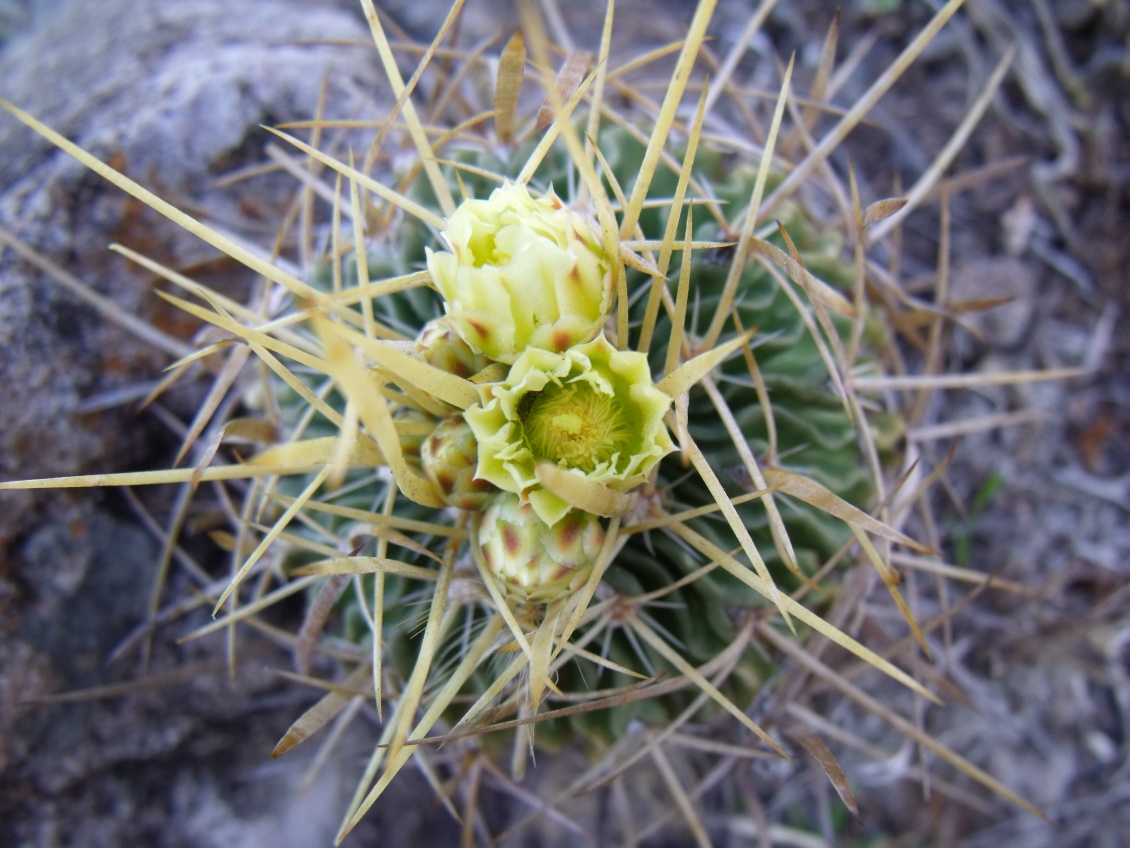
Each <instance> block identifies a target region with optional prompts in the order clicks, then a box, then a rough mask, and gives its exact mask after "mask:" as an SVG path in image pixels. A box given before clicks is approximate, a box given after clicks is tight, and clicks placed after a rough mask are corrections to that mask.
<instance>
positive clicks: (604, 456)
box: [520, 383, 631, 473]
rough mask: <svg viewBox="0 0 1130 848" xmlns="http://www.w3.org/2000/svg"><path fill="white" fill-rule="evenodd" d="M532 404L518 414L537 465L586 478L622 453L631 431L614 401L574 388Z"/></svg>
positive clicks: (544, 394)
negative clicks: (567, 470) (540, 462)
mask: <svg viewBox="0 0 1130 848" xmlns="http://www.w3.org/2000/svg"><path fill="white" fill-rule="evenodd" d="M528 398H531V396H530V395H527V396H526V397H525V398H523V399H522V403H521V404H520V409H521V411H522V412H524V413H525V416H524V420H525V425H526V437H527V439H528V440H529V444H530V450H531V451H533V453H534V455H535V456H536V457H537V458H538V459H546V460H549V461H550V462H555V463H557V464H558V465H560V466H561V467H562V468H576V469H578V470H580V471H584V472H585V473H588V472H591V471H593V470H594V469H595V468H596V467H597V466H598V465H600V464H601V463H602V462H608V461H609V460H611V459H612V456H613V454H615V453H616V452H618V451H619V452H621V453H623V452H624V447H625V443H626V441H627V440H628V437H629V435H630V433H631V427H630V425H629V423H628V421H626V420H625V418H624V416H623V415H622V414H620V412H619V410H618V409H617V405H616V399H615V398H614V397H613V396H612V395H606V394H603V393H601V392H598V391H596V390H595V389H593V387H592V386H591V385H589V384H588V383H573V384H570V385H567V386H550V387H548V388H546V389H545V390H544V391H541V392H537V393H536V394H533V396H532V399H529V400H528V401H527V399H528Z"/></svg>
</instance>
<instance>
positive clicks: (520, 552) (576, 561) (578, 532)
mask: <svg viewBox="0 0 1130 848" xmlns="http://www.w3.org/2000/svg"><path fill="white" fill-rule="evenodd" d="M477 527H478V532H477V535H476V542H475V543H476V544H477V545H478V546H479V550H480V551H481V552H482V555H483V561H484V562H485V563H486V566H487V568H488V569H489V570H490V571H491V573H492V574H494V575H495V576H496V577H498V579H499V582H500V583H501V584H502V586H503V588H504V589H505V591H506V593H507V594H508V595H509V596H510V597H511V598H512V599H513V600H515V601H518V602H521V603H534V604H544V603H550V602H552V601H555V600H558V599H559V598H563V597H566V596H568V595H570V594H572V593H573V592H575V591H577V590H578V589H579V588H580V587H581V586H582V585H583V584H584V582H585V581H586V580H587V579H588V577H589V574H590V573H591V572H592V567H593V564H594V563H595V562H596V558H597V555H598V554H599V553H600V548H601V546H602V545H603V544H604V526H603V525H602V524H601V523H600V519H599V518H597V517H596V516H595V515H590V514H589V513H587V512H582V511H581V510H579V509H574V510H571V511H570V512H568V513H567V514H566V515H565V516H563V517H562V518H561V520H559V521H558V522H557V523H556V524H555V525H553V527H550V526H549V525H547V524H546V523H545V522H544V521H542V520H541V519H540V518H539V517H538V515H537V513H536V512H535V511H534V509H533V507H532V506H530V504H528V503H527V504H523V503H521V501H520V500H519V498H518V496H517V495H513V494H510V493H506V492H504V493H502V494H500V495H499V496H497V497H496V498H494V499H493V500H492V501H491V502H490V505H489V506H488V507H487V508H486V509H485V510H484V511H483V512H481V513H479V516H478V525H477Z"/></svg>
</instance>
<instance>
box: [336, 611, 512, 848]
mask: <svg viewBox="0 0 1130 848" xmlns="http://www.w3.org/2000/svg"><path fill="white" fill-rule="evenodd" d="M444 594H445V595H446V591H445V592H444ZM501 627H502V621H501V619H499V618H498V617H497V616H495V617H493V618H491V620H490V621H488V622H487V624H486V625H485V626H484V627H483V631H482V633H480V634H479V636H478V638H476V639H475V641H474V642H473V643H472V644H471V647H470V649H469V650H468V651H467V654H466V655H465V656H464V657H463V660H462V662H460V663H459V665H458V667H456V668H455V670H454V671H452V672H451V675H450V676H449V677H448V679H447V681H446V683H445V684H444V686H443V688H442V689H441V690H440V691H439V692H437V693H436V695H435V696H434V697H433V698H432V702H431V705H430V706H429V708H428V711H427V712H426V713H425V714H424V716H423V717H422V718H421V719H420V721H419V722H418V723H417V724H416V726H415V727H414V728H413V729H412V740H411V742H410V743H409V744H407V745H404V746H402V747H400V748H399V750H398V751H397V752H396V753H395V754H393V753H392V752H391V751H390V752H389V760H390V762H389V763H388V766H387V767H386V768H385V771H384V773H383V774H382V775H381V777H380V779H379V780H378V781H377V783H376V785H375V786H373V788H372V789H371V790H370V791H369V794H368V795H367V796H366V797H365V799H364V800H363V801H361V803H360V804H359V805H358V807H357V809H356V811H355V812H354V814H353V817H352V818H351V819H349V821H348V822H346V823H345V825H344V826H343V827H342V829H341V831H340V832H339V833H338V835H337V842H339V843H340V842H341V840H342V839H344V838H345V837H346V835H347V834H348V833H349V831H351V830H352V829H353V828H354V827H356V826H357V823H358V822H360V821H361V819H362V818H363V817H364V815H365V813H366V812H368V810H369V808H370V807H372V806H373V804H374V803H375V802H376V800H377V799H378V798H379V797H380V796H381V793H382V792H384V790H385V789H386V788H387V787H388V785H389V783H391V782H392V779H393V778H394V777H395V776H396V774H397V773H398V772H399V771H400V769H401V768H402V767H403V765H404V764H405V763H406V762H408V758H409V757H411V756H412V753H413V751H414V749H415V745H414V744H412V743H414V742H415V741H416V740H417V739H419V738H421V737H423V736H425V735H426V734H427V732H428V731H429V730H430V729H431V728H432V726H433V725H434V724H435V723H436V722H437V721H439V718H440V716H441V715H442V714H443V711H444V710H446V709H447V707H448V706H449V705H450V704H451V701H452V699H454V698H455V696H456V694H458V692H459V689H460V688H462V686H463V684H464V683H466V682H467V678H468V677H470V676H471V673H472V672H473V671H474V670H475V669H476V668H477V667H478V665H479V662H480V661H481V660H482V658H483V656H484V655H485V654H486V652H487V650H488V649H489V648H490V646H491V643H492V642H493V641H494V639H495V637H496V636H497V635H498V632H499V630H500V629H501Z"/></svg>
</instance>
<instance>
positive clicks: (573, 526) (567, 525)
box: [560, 518, 581, 546]
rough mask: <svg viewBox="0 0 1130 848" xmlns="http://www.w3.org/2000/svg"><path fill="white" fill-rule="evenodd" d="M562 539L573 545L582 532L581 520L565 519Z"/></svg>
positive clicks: (567, 544) (562, 527)
mask: <svg viewBox="0 0 1130 848" xmlns="http://www.w3.org/2000/svg"><path fill="white" fill-rule="evenodd" d="M560 532H561V540H562V541H563V542H564V543H565V545H566V546H569V545H572V544H573V542H574V541H575V540H576V538H577V534H578V533H580V532H581V525H580V522H578V521H576V520H575V519H568V518H567V519H565V520H563V521H562V522H561V531H560Z"/></svg>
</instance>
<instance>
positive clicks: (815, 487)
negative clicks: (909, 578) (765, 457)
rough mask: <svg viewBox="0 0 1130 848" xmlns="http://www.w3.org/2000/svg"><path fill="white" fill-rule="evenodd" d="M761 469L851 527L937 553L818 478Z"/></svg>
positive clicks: (787, 490)
mask: <svg viewBox="0 0 1130 848" xmlns="http://www.w3.org/2000/svg"><path fill="white" fill-rule="evenodd" d="M762 473H763V474H764V475H765V482H766V483H768V484H769V485H771V486H776V487H778V488H780V490H781V491H782V492H784V493H785V494H788V495H792V496H793V497H794V498H796V499H797V500H801V501H804V502H805V503H806V504H809V505H810V506H814V507H816V508H817V509H819V510H822V511H824V512H826V513H828V514H829V515H834V516H835V517H836V518H838V519H840V520H841V521H843V522H845V523H847V524H849V525H851V526H852V527H858V528H859V529H860V530H866V531H867V532H868V533H872V534H874V535H876V536H881V537H882V538H884V539H889V540H890V541H892V542H898V543H899V544H900V545H906V546H907V547H908V548H913V549H914V550H916V551H919V552H921V553H937V551H935V550H933V549H932V548H930V547H929V546H927V545H923V544H922V543H920V542H916V541H915V540H914V539H911V538H910V537H909V536H907V535H904V534H903V533H900V532H899V531H898V530H895V529H894V528H893V527H888V526H887V525H886V524H884V523H883V522H881V521H879V520H878V519H876V518H873V517H872V516H870V515H868V514H867V513H866V512H864V511H863V510H861V509H859V508H858V507H855V506H852V505H851V504H850V503H848V502H847V501H845V500H844V499H843V498H841V497H840V496H839V495H837V494H835V493H834V492H832V491H831V490H829V489H827V488H825V487H824V486H822V485H820V484H819V483H817V482H816V481H815V480H812V479H810V478H808V477H802V476H801V475H799V474H794V473H792V472H791V471H785V470H784V469H782V468H766V469H764V471H763V472H762Z"/></svg>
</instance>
